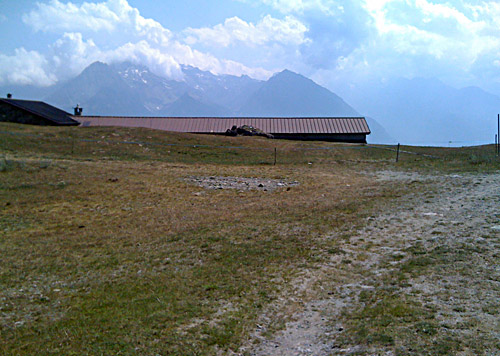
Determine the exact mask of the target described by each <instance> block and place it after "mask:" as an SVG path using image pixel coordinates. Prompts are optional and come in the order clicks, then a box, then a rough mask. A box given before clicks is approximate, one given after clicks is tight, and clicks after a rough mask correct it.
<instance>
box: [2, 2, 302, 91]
mask: <svg viewBox="0 0 500 356" xmlns="http://www.w3.org/2000/svg"><path fill="white" fill-rule="evenodd" d="M23 22H24V23H25V24H26V25H28V26H30V27H31V28H32V29H33V30H34V31H35V33H38V34H42V35H43V34H45V33H50V34H61V33H63V34H62V36H61V37H60V38H59V39H58V40H57V41H56V42H55V43H53V44H52V45H51V46H50V52H49V53H46V54H41V53H38V52H36V53H35V52H29V53H28V52H26V51H24V50H23V49H19V50H18V51H17V52H16V55H15V56H13V57H12V58H11V57H7V56H2V57H0V58H1V59H2V60H3V63H5V65H6V66H4V67H3V72H2V73H4V74H3V75H2V77H0V78H1V79H2V80H3V81H9V82H12V78H13V75H10V76H7V74H8V73H10V72H18V73H25V75H24V77H23V78H24V79H22V80H23V81H24V83H29V84H38V85H49V84H52V83H54V82H55V81H57V79H66V78H68V77H70V76H74V75H76V74H78V73H79V72H80V71H82V70H83V69H84V68H85V67H86V66H88V65H89V64H91V63H92V62H94V61H97V60H100V61H104V62H108V63H113V62H121V61H131V62H135V63H138V64H144V65H147V66H148V67H150V69H151V70H152V71H153V72H154V73H156V74H158V75H161V76H164V77H169V78H174V79H179V78H180V77H181V76H182V72H181V70H180V65H181V64H186V65H192V66H196V67H198V68H200V69H203V70H209V71H211V72H213V73H216V74H235V75H242V74H247V75H251V76H257V77H263V76H269V75H271V73H270V72H268V71H266V70H264V69H261V68H252V67H249V66H246V65H244V64H242V63H238V62H236V61H233V60H229V59H222V58H221V59H219V58H216V57H215V56H214V55H212V54H210V53H205V52H201V51H199V50H197V49H196V48H194V47H193V46H190V45H189V44H186V43H182V42H180V40H178V39H176V38H175V36H174V35H173V34H172V32H171V31H170V30H168V29H166V28H164V27H163V26H162V25H161V24H160V23H159V22H157V21H155V20H153V19H148V18H144V17H143V16H141V14H140V13H139V10H138V9H136V8H133V7H131V6H130V5H129V4H128V2H127V0H107V1H102V2H96V3H95V2H90V1H85V2H83V3H81V4H74V3H72V2H64V3H63V2H62V1H60V0H50V1H49V2H46V3H36V6H35V7H34V9H33V10H32V11H30V12H29V13H27V14H25V15H24V16H23ZM226 23H227V24H229V25H230V26H231V25H233V28H232V30H233V32H232V33H231V36H236V37H235V38H240V41H247V40H248V41H254V42H255V41H257V42H258V43H262V42H261V41H265V40H266V39H264V38H263V37H264V36H268V37H269V36H272V40H274V41H285V42H286V41H301V40H303V37H302V39H301V37H300V36H301V33H300V32H301V31H302V36H303V32H304V31H305V30H304V29H302V28H301V27H300V23H298V22H297V21H294V20H293V19H292V18H286V19H285V20H283V21H280V20H276V19H273V18H271V17H265V18H264V19H263V20H262V21H261V22H259V24H257V25H253V24H250V23H246V22H244V21H241V20H240V21H234V19H228V21H226ZM239 25H243V27H241V26H240V27H239ZM245 25H246V28H245ZM248 29H253V32H252V33H251V34H247V30H248ZM190 30H191V31H192V33H193V34H194V33H198V34H200V35H202V33H203V29H200V30H199V31H197V30H195V29H190ZM226 30H227V31H229V29H226ZM265 31H267V32H272V33H271V34H268V33H264V32H265ZM237 33H238V34H237ZM245 36H246V39H245ZM182 38H185V34H182ZM29 56H32V58H31V62H30V64H31V66H28V68H31V69H30V70H29V71H28V70H24V71H19V70H18V67H17V66H16V67H15V68H16V69H15V70H12V68H13V64H14V62H15V60H14V59H13V58H14V57H15V58H20V57H23V58H22V59H23V60H24V62H26V61H27V57H29ZM37 67H38V68H37ZM9 68H10V69H9ZM35 68H37V70H35ZM43 74H44V75H43ZM28 78H30V79H28ZM16 80H17V82H21V78H17V79H16Z"/></svg>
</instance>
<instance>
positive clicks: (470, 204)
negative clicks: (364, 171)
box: [241, 171, 500, 356]
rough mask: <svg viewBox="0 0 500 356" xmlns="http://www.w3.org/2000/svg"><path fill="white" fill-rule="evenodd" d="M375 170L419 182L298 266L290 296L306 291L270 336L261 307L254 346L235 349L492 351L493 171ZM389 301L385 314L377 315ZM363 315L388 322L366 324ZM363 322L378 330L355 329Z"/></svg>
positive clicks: (499, 304) (497, 331)
mask: <svg viewBox="0 0 500 356" xmlns="http://www.w3.org/2000/svg"><path fill="white" fill-rule="evenodd" d="M376 177H377V179H379V180H380V181H381V184H393V182H403V183H405V184H407V185H408V186H411V185H419V186H420V187H419V188H420V189H416V190H415V192H418V193H416V194H410V195H408V196H405V197H403V198H402V199H401V205H400V207H399V210H398V211H397V212H393V213H392V212H389V213H381V214H380V215H379V216H373V217H371V218H370V219H369V222H368V223H367V224H366V226H365V227H364V228H363V229H362V230H361V231H356V232H354V233H353V234H352V236H351V237H350V239H349V240H348V241H346V243H345V244H343V245H342V247H341V250H340V251H341V253H340V254H336V255H333V256H332V258H331V263H328V264H326V265H324V266H322V267H321V268H320V269H318V270H317V271H314V272H313V273H305V274H304V276H303V277H302V278H301V279H300V281H299V282H297V295H302V296H303V295H305V294H304V291H307V290H314V291H315V294H314V297H313V298H312V299H311V300H308V301H305V302H304V303H303V304H302V307H301V308H299V309H298V310H297V312H296V313H295V314H294V315H293V317H292V319H291V321H289V322H288V323H286V325H285V328H284V329H283V330H282V331H279V332H278V333H276V334H274V335H273V336H271V338H269V337H266V333H265V331H266V322H267V323H269V322H270V320H268V319H269V318H268V319H266V317H265V316H264V317H263V319H262V325H260V324H259V325H258V327H257V328H256V330H255V332H254V335H253V339H254V341H253V342H254V343H255V346H249V347H246V348H244V349H242V350H241V354H245V355H254V356H263V355H289V356H293V355H315V356H323V355H349V354H366V355H396V354H401V355H405V354H408V355H410V354H411V355H413V354H415V355H419V354H456V355H473V354H484V355H500V342H499V341H498V340H500V318H499V312H500V267H499V266H500V255H499V253H498V251H499V248H500V209H499V208H500V173H494V174H460V175H444V176H436V175H420V174H411V173H410V174H407V173H400V172H392V171H382V172H378V173H377V174H376ZM428 183H431V184H430V185H427V184H428ZM427 187H429V189H426V188H427ZM431 187H432V191H430V188H431ZM422 188H423V189H422ZM410 191H411V189H410ZM332 238H334V237H332ZM351 261H352V262H351ZM388 288H392V289H390V291H389V292H388V291H387V290H388ZM306 294H307V293H306ZM387 300H389V301H390V303H389V304H388V305H389V307H387V308H386V309H384V311H383V313H385V314H386V315H380V316H379V315H375V314H374V311H376V310H377V308H376V307H374V306H378V305H384V304H383V303H386V301H387ZM398 303H400V304H398ZM394 305H396V306H400V308H402V310H403V312H400V313H399V314H398V311H397V310H396V309H395V308H396V307H393V309H391V308H392V306H394ZM405 308H407V309H405ZM405 311H406V313H407V314H404V312H405ZM417 311H421V313H417ZM400 314H401V315H403V314H404V315H403V317H401V315H400ZM365 315H368V316H367V318H371V319H374V320H384V317H387V318H389V321H388V322H386V323H378V324H373V325H372V324H371V323H372V321H371V319H370V321H368V320H369V319H366V320H367V321H366V323H365V321H364V320H363V317H365ZM408 315H410V316H411V317H412V318H408ZM393 316H394V321H391V317H393ZM380 325H382V326H380ZM365 327H366V328H367V330H374V329H375V328H379V330H381V331H380V334H377V333H375V334H373V335H382V336H380V337H379V339H377V337H372V336H369V337H366V338H363V336H360V333H359V329H361V328H365ZM384 333H386V334H387V335H389V336H387V335H385V334H384ZM391 335H392V336H391ZM394 335H396V336H394ZM370 337H371V339H370ZM384 337H385V338H384ZM256 340H257V341H256ZM367 340H368V341H367Z"/></svg>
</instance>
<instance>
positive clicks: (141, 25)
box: [0, 0, 500, 93]
mask: <svg viewBox="0 0 500 356" xmlns="http://www.w3.org/2000/svg"><path fill="white" fill-rule="evenodd" d="M499 20H500V3H498V2H497V1H479V0H448V1H436V0H353V1H337V0H217V1H210V0H204V1H202V0H198V1H170V0H167V1H160V0H151V1H146V0H87V1H76V0H75V1H66V0H40V1H38V2H34V1H26V0H2V1H0V30H1V33H2V36H0V85H8V84H34V85H38V86H48V85H52V84H55V83H57V82H58V81H62V80H65V79H67V78H70V77H72V76H74V75H76V74H78V73H79V72H80V71H81V70H82V69H84V68H85V67H86V66H87V65H89V64H90V63H92V62H94V61H96V60H101V61H104V62H107V63H112V62H119V61H124V60H128V61H132V62H136V63H141V64H145V65H147V66H149V67H150V68H151V70H152V71H154V72H155V73H156V74H159V75H162V76H166V77H170V78H179V79H180V78H181V77H182V73H181V71H180V66H181V65H183V64H187V65H193V66H196V67H199V68H201V69H203V70H210V71H212V72H213V73H216V74H234V75H242V74H246V75H250V76H251V77H254V78H258V79H266V78H267V77H269V76H270V75H272V73H274V72H277V71H280V70H283V69H285V68H288V69H291V70H294V71H296V72H299V73H301V74H303V75H306V76H308V77H311V78H312V79H314V80H315V81H317V82H319V83H320V84H322V85H325V86H326V87H329V88H331V89H335V88H336V87H340V86H342V85H347V84H349V85H356V84H361V83H365V84H366V83H367V82H368V83H369V82H373V81H376V82H383V81H386V80H389V79H391V78H394V77H405V78H412V77H435V78H438V79H441V80H443V81H444V82H445V83H447V84H450V85H453V86H455V87H462V86H468V85H476V86H480V87H482V88H484V89H487V90H491V91H494V92H496V93H500V84H499V83H500V21H499Z"/></svg>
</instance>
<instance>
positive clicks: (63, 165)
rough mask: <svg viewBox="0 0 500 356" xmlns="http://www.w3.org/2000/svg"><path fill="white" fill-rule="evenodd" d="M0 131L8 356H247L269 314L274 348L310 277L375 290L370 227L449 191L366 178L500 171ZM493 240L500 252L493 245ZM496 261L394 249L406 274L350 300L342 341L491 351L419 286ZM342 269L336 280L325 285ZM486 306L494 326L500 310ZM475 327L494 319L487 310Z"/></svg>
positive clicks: (296, 149) (408, 350) (80, 131)
mask: <svg viewBox="0 0 500 356" xmlns="http://www.w3.org/2000/svg"><path fill="white" fill-rule="evenodd" d="M0 131H2V133H0V135H1V136H0V207H1V208H0V354H2V355H33V354H37V355H49V354H65V355H71V354H77V355H99V354H126V355H154V354H161V355H164V354H168V355H213V354H217V353H218V352H219V353H223V354H224V353H228V354H229V353H230V351H231V350H232V351H237V350H238V349H239V348H240V347H242V346H244V345H246V344H247V343H248V340H250V339H251V337H252V333H253V330H254V329H255V328H256V326H255V325H256V323H258V320H259V318H260V316H261V315H262V314H265V313H267V314H271V315H274V316H275V318H274V319H273V320H272V321H271V322H269V323H268V326H267V329H266V330H265V333H266V335H268V336H270V335H272V334H273V332H275V331H276V330H278V329H280V328H283V327H284V325H285V322H286V321H287V320H288V319H287V317H288V316H290V315H291V312H293V311H294V310H297V309H300V305H301V303H302V301H305V300H308V298H309V299H310V298H317V297H318V295H321V293H323V292H322V291H320V290H319V289H318V288H316V287H311V288H310V289H308V290H307V291H306V292H304V293H303V294H300V295H295V294H294V293H295V288H296V286H295V284H294V283H295V282H294V281H295V280H296V279H297V278H298V277H299V276H300V275H301V274H302V273H304V271H315V272H311V273H316V272H317V273H318V274H317V279H316V280H315V285H317V284H321V283H324V285H337V286H341V285H342V284H343V283H344V282H345V281H348V280H350V281H351V282H352V281H362V280H363V279H364V278H371V277H370V276H371V275H370V273H369V272H368V271H367V270H366V269H365V268H364V267H363V266H364V265H366V264H369V263H371V258H372V257H371V256H372V255H371V253H373V251H376V250H377V249H378V248H380V242H377V241H372V240H371V239H370V238H368V237H365V238H360V239H355V238H354V237H355V232H356V231H358V230H359V229H362V228H363V227H364V226H365V225H366V224H367V221H370V220H369V219H370V218H371V217H376V216H377V214H380V212H381V211H387V210H390V209H397V206H398V199H399V198H401V197H406V196H407V195H416V194H417V195H418V194H420V193H422V195H423V193H424V192H426V193H431V194H434V195H429V198H428V199H430V200H432V199H435V198H436V197H437V196H439V194H437V193H438V192H432V189H433V188H432V184H430V183H426V182H425V181H424V182H422V181H419V182H418V184H407V182H406V181H401V182H393V181H391V182H390V183H387V182H384V181H379V180H375V179H373V178H372V177H371V176H370V175H368V174H366V173H367V172H371V171H373V170H375V169H376V170H389V169H390V170H396V171H403V172H415V171H420V172H429V171H436V170H439V171H442V172H445V173H446V174H452V173H453V172H458V171H460V172H464V171H468V172H477V171H484V172H489V171H495V170H498V168H499V167H500V164H499V160H497V159H496V158H495V157H494V150H493V148H491V150H490V147H484V148H474V149H436V148H414V149H413V148H405V149H407V150H411V149H413V150H414V151H415V152H418V153H425V154H429V155H432V156H435V157H438V158H435V157H426V156H417V157H418V161H415V160H413V159H414V157H413V155H408V156H405V155H404V154H403V155H402V156H401V161H400V162H399V163H398V164H396V163H395V162H394V154H393V152H391V151H388V150H384V149H378V148H372V147H369V146H358V145H345V144H334V143H319V142H310V143H308V142H293V141H277V140H267V139H264V138H246V137H243V138H241V137H240V138H230V137H213V136H208V137H205V136H194V135H188V134H173V133H165V132H160V131H151V130H146V129H129V128H120V129H116V128H74V127H73V128H48V127H34V126H22V125H14V124H5V123H2V124H0ZM274 147H277V148H278V159H277V165H276V166H273V160H274ZM345 147H348V148H345ZM490 151H491V152H490ZM472 155H475V156H474V159H472ZM194 176H197V177H210V176H228V177H257V178H264V179H278V180H283V181H297V182H299V184H298V185H295V186H292V187H289V188H290V189H275V190H272V191H271V190H269V191H264V190H229V189H219V190H204V189H203V188H202V187H199V186H197V185H195V184H192V183H190V182H189V181H188V180H186V178H188V177H194ZM438 228H439V226H438V225H437V226H436V231H440V230H439V229H438ZM433 236H435V237H436V238H439V237H440V236H441V234H439V233H436V234H434V235H433ZM485 239H486V238H485ZM487 240H488V241H490V242H491V243H492V244H493V243H495V242H497V244H498V237H497V235H495V233H491V234H490V235H488V236H487ZM484 251H486V252H487V251H489V250H488V248H487V247H486V246H484V247H482V246H481V245H478V244H472V243H468V242H467V241H460V242H459V243H457V244H456V245H454V246H453V247H450V248H447V247H446V246H439V245H437V246H429V245H427V244H425V243H421V244H419V243H418V241H415V242H413V241H412V242H411V245H410V246H406V248H404V249H400V250H398V252H391V253H390V254H388V255H387V256H386V260H385V263H387V264H388V266H392V265H391V264H390V263H391V262H394V261H395V262H396V263H397V264H395V266H397V268H394V269H392V270H390V273H387V274H385V275H384V276H383V278H381V279H377V284H376V285H374V286H373V287H374V288H370V289H367V290H365V291H363V292H361V293H357V292H353V295H352V304H351V305H350V306H349V308H347V309H345V310H344V311H343V314H342V315H343V316H342V317H343V318H345V323H344V325H345V330H344V332H343V333H342V336H341V338H339V339H338V340H339V341H338V342H342V343H343V344H345V345H351V344H362V345H368V346H373V347H377V346H380V347H383V348H391V349H394V350H399V351H397V352H399V353H398V354H401V355H403V354H415V355H416V354H418V355H422V354H429V355H430V354H432V355H438V354H442V355H445V354H452V353H454V352H455V351H456V350H464V349H466V348H467V349H468V350H474V351H475V352H476V351H477V352H478V354H481V352H483V351H484V350H486V349H488V350H492V349H493V348H494V347H495V343H494V342H493V341H492V340H491V339H490V338H488V337H487V336H484V335H482V336H483V337H484V340H483V341H482V342H480V341H478V342H476V343H475V344H474V343H473V340H474V338H472V337H471V338H470V339H460V338H458V337H456V336H454V334H453V333H451V332H447V330H448V329H447V327H452V328H456V327H457V325H448V326H447V325H445V323H444V322H441V321H439V320H438V319H437V318H436V315H437V313H438V311H437V310H436V308H435V305H431V304H429V305H428V304H426V303H422V301H421V300H420V298H418V297H417V296H415V295H414V294H413V293H412V292H411V291H410V290H409V289H408V288H409V287H408V286H409V285H412V283H414V281H415V280H416V279H418V278H420V277H422V276H425V275H427V274H435V273H445V274H446V275H449V274H450V273H458V274H459V275H466V274H467V271H468V267H470V262H469V260H468V258H469V257H468V256H471V255H473V256H479V255H481V253H483V252H484ZM488 253H489V252H488ZM332 259H333V260H335V261H337V260H338V263H337V264H335V267H330V268H334V270H335V271H336V274H332V273H330V274H328V273H327V274H325V275H324V276H323V274H321V273H320V272H319V271H320V269H321V268H324V265H325V264H326V263H331V261H332ZM488 261H489V263H494V262H495V261H496V263H498V255H496V256H495V255H490V254H488ZM457 262H458V264H457ZM452 265H453V266H454V267H453V268H454V269H453V271H452V272H450V271H449V268H450V266H452ZM330 271H331V270H330ZM322 276H323V277H322ZM377 278H378V277H377ZM351 282H349V283H351ZM332 288H333V287H332ZM443 293H444V292H443ZM450 293H451V292H450ZM289 295H294V300H291V299H289V298H288V296H289ZM283 300H285V301H286V303H284V302H283ZM456 307H458V306H456ZM479 309H481V310H482V311H484V313H487V314H488V315H491V316H498V303H495V302H494V301H493V300H490V301H488V303H486V304H484V305H483V306H482V307H481V308H479ZM461 322H462V323H463V324H461V327H463V328H466V329H471V328H472V327H475V326H477V325H480V324H477V323H476V324H474V322H475V321H474V318H473V316H469V317H468V318H464V319H463V320H462V321H461ZM476 340H481V339H480V338H479V339H478V338H476ZM402 346H405V347H404V348H402ZM412 350H413V351H412ZM360 352H362V351H360Z"/></svg>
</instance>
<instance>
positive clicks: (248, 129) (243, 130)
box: [226, 125, 274, 138]
mask: <svg viewBox="0 0 500 356" xmlns="http://www.w3.org/2000/svg"><path fill="white" fill-rule="evenodd" d="M226 135H227V136H263V137H267V138H274V136H273V135H271V134H269V133H267V132H264V131H262V130H261V129H258V128H256V127H253V126H248V125H242V126H239V127H238V126H236V125H234V126H233V127H231V128H230V129H227V131H226Z"/></svg>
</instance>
